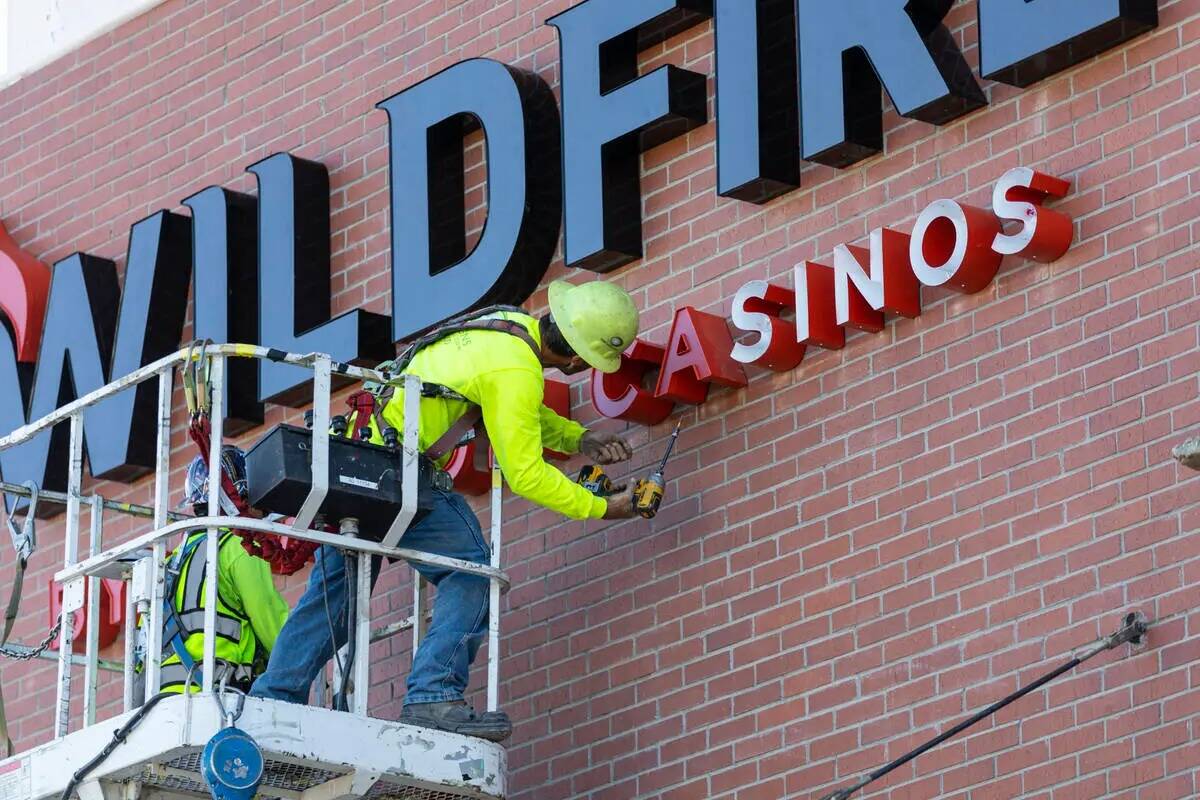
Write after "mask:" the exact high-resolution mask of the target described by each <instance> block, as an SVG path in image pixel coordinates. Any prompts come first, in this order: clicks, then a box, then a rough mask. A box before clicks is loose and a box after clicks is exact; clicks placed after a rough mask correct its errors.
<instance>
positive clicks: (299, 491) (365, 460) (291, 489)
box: [246, 425, 431, 541]
mask: <svg viewBox="0 0 1200 800" xmlns="http://www.w3.org/2000/svg"><path fill="white" fill-rule="evenodd" d="M246 472H247V478H248V482H249V484H250V505H251V506H253V507H254V508H257V509H258V510H259V511H262V512H264V513H274V514H283V515H284V516H288V517H293V516H295V515H296V514H297V513H299V511H300V507H301V506H302V505H303V504H304V498H306V497H307V496H308V491H309V489H310V488H311V487H312V431H310V430H307V429H305V428H300V427H297V426H295V425H276V426H275V427H274V428H272V429H271V430H270V431H269V432H267V434H266V435H265V436H263V437H262V438H261V439H259V440H258V442H257V443H256V444H255V445H254V446H253V447H252V448H250V452H248V453H246ZM430 477H431V468H430V465H429V462H428V461H427V460H426V459H424V458H422V459H421V460H420V472H419V478H418V481H417V484H418V487H419V489H420V491H419V493H418V496H417V516H416V517H415V518H414V521H416V520H418V519H420V518H421V517H422V516H424V515H425V514H427V513H428V512H429V510H430V508H431V504H430V499H431V495H430V492H431V488H430V485H431V484H430ZM402 480H403V463H402V458H401V451H399V450H389V449H388V448H386V447H380V446H379V445H374V444H369V443H367V442H359V441H353V440H350V439H343V438H340V437H334V436H330V437H329V493H328V494H327V495H326V496H325V502H323V503H322V504H321V510H320V514H321V515H322V516H323V517H324V519H325V522H326V523H327V524H331V525H333V526H335V527H336V526H337V524H338V522H339V521H340V520H342V519H343V518H345V517H355V518H357V519H358V521H359V529H360V535H361V536H362V538H364V539H372V540H374V541H380V540H382V539H383V537H384V535H385V534H386V533H387V531H388V528H390V527H391V525H392V522H393V521H394V520H395V519H396V515H397V514H399V513H400V503H401V499H402V486H401V483H402Z"/></svg>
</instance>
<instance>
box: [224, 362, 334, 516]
mask: <svg viewBox="0 0 1200 800" xmlns="http://www.w3.org/2000/svg"><path fill="white" fill-rule="evenodd" d="M332 366H333V365H332V362H331V361H330V360H329V356H318V357H317V359H316V362H315V363H314V364H313V437H312V487H311V488H310V489H309V492H308V497H306V498H304V504H303V505H302V506H300V511H299V513H297V514H296V521H295V522H294V523H293V525H292V527H294V528H295V529H296V530H298V531H306V530H308V529H309V528H311V527H312V525H313V521H314V520H315V519H316V518H317V513H318V512H319V511H320V510H321V504H322V503H324V502H325V495H327V494H328V493H329V392H330V387H331V381H332V371H331V370H332ZM213 408H214V409H215V408H216V403H215V402H214V403H213ZM318 432H320V435H318Z"/></svg>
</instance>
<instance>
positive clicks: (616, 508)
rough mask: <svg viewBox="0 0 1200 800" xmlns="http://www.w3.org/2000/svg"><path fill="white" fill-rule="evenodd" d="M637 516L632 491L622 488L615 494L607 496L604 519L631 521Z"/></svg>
mask: <svg viewBox="0 0 1200 800" xmlns="http://www.w3.org/2000/svg"><path fill="white" fill-rule="evenodd" d="M636 516H637V508H636V507H635V505H634V498H633V491H632V490H630V489H628V488H627V487H624V486H622V487H621V491H620V492H619V493H617V494H613V495H609V497H608V510H607V511H605V512H604V518H605V519H633V518H634V517H636Z"/></svg>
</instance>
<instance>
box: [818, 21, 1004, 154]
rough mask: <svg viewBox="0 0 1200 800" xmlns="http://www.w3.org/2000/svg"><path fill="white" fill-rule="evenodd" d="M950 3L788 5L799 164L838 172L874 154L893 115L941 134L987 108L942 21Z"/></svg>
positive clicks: (965, 63)
mask: <svg viewBox="0 0 1200 800" xmlns="http://www.w3.org/2000/svg"><path fill="white" fill-rule="evenodd" d="M953 2H954V0H837V2H829V0H797V4H796V7H797V11H798V16H797V24H798V28H799V31H800V37H799V42H800V120H801V123H800V124H801V130H802V133H801V139H802V141H803V151H804V157H805V158H806V159H808V160H809V161H816V162H818V163H821V164H826V165H828V166H831V167H846V166H849V165H850V164H853V163H855V162H857V161H861V160H862V159H864V158H867V157H869V156H871V155H874V154H875V153H878V152H879V151H880V150H882V149H883V110H882V97H881V96H880V93H879V86H880V81H881V80H882V82H883V85H884V86H885V87H886V88H887V91H888V95H890V96H891V98H892V103H893V104H895V106H896V110H897V111H898V112H899V113H900V114H902V115H903V116H906V117H912V118H913V119H919V120H922V121H924V122H930V123H933V124H935V125H940V124H943V123H946V122H949V121H950V120H952V119H955V118H956V117H960V116H962V115H963V114H966V113H967V112H969V111H973V110H974V109H976V108H980V107H981V106H983V105H986V103H987V99H986V98H985V97H984V95H983V91H982V90H981V89H980V88H979V84H978V83H976V81H975V77H974V76H973V75H972V74H971V69H970V67H969V66H968V65H967V62H966V61H965V60H964V59H963V56H962V53H961V52H960V51H959V49H958V45H957V44H955V42H954V38H953V37H952V36H951V35H950V32H949V31H948V30H946V27H945V26H944V25H942V18H943V17H945V16H946V12H947V11H949V10H950V6H951V5H953Z"/></svg>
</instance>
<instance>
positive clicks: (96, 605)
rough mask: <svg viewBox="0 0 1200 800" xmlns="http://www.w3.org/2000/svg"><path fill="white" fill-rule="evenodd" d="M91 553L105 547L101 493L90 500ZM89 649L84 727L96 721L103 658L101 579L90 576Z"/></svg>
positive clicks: (86, 665) (85, 667)
mask: <svg viewBox="0 0 1200 800" xmlns="http://www.w3.org/2000/svg"><path fill="white" fill-rule="evenodd" d="M90 505H91V553H90V554H91V555H93V556H94V555H96V554H97V553H99V552H100V551H101V550H103V549H104V547H103V545H104V504H103V502H102V501H101V499H100V496H99V495H92V497H91V501H90ZM87 589H88V594H87V651H86V656H87V658H86V662H85V664H84V669H83V687H84V688H83V726H84V727H85V728H86V727H88V726H89V725H92V724H94V723H95V722H96V683H97V679H98V677H99V676H98V674H97V661H98V660H99V658H100V579H99V578H88V579H87Z"/></svg>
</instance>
